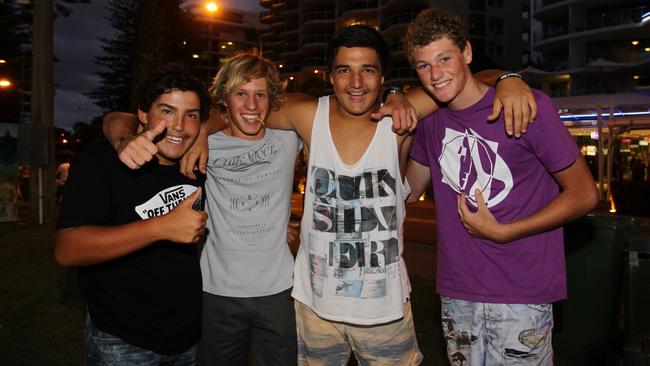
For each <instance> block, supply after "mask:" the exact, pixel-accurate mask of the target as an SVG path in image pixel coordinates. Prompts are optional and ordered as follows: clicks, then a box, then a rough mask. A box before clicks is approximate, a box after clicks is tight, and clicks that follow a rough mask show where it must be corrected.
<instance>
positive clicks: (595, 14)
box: [531, 0, 650, 96]
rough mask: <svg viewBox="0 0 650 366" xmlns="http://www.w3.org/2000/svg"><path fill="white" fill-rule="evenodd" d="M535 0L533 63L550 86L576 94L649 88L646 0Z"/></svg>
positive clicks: (557, 91)
mask: <svg viewBox="0 0 650 366" xmlns="http://www.w3.org/2000/svg"><path fill="white" fill-rule="evenodd" d="M532 3H533V18H534V20H533V23H532V26H531V27H532V28H533V40H532V52H533V64H534V66H535V67H536V68H538V69H539V70H541V71H542V72H540V73H538V74H537V75H536V77H537V78H538V79H541V80H542V81H543V83H542V84H543V88H544V89H545V90H546V91H547V92H549V93H550V94H552V95H553V96H571V95H584V94H599V93H617V92H623V91H627V92H630V91H632V92H633V91H635V90H639V89H648V88H649V86H650V72H649V71H650V3H648V1H647V0H645V1H643V0H642V1H638V0H636V1H635V0H533V1H532ZM532 73H533V74H535V72H532ZM639 87H642V88H639Z"/></svg>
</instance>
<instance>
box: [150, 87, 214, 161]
mask: <svg viewBox="0 0 650 366" xmlns="http://www.w3.org/2000/svg"><path fill="white" fill-rule="evenodd" d="M200 111H201V101H200V99H199V96H198V95H197V94H196V93H195V92H193V91H180V90H176V89H174V90H172V91H171V92H169V93H164V94H161V95H160V96H159V97H158V98H156V100H154V102H153V103H151V107H150V108H149V110H148V111H147V112H143V111H141V110H138V117H139V118H140V121H141V122H142V123H143V124H145V130H152V129H154V128H155V127H156V126H158V125H160V124H161V123H162V124H164V125H165V127H166V129H165V131H164V132H163V133H162V134H160V135H159V136H158V137H157V138H156V139H155V140H154V141H157V142H156V146H157V147H158V153H157V154H156V157H157V158H158V163H159V164H161V165H174V164H176V163H177V162H178V160H179V159H180V158H181V157H183V155H184V154H185V153H186V152H187V150H189V148H190V147H191V146H192V144H193V143H194V141H195V140H196V137H197V136H198V134H199V129H200V127H201V118H200V117H201V112H200Z"/></svg>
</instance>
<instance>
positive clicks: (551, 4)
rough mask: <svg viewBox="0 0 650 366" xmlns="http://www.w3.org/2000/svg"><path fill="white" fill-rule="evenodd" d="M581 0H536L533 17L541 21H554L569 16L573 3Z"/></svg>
mask: <svg viewBox="0 0 650 366" xmlns="http://www.w3.org/2000/svg"><path fill="white" fill-rule="evenodd" d="M578 2H580V0H534V3H533V6H534V10H533V17H534V18H535V19H537V20H540V21H544V22H547V21H553V20H557V19H559V18H567V17H568V16H569V7H570V6H571V4H575V3H578Z"/></svg>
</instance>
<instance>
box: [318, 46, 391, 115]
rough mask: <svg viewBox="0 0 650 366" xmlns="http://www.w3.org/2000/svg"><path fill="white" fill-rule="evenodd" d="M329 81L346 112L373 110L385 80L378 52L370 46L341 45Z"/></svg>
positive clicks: (351, 113) (357, 112)
mask: <svg viewBox="0 0 650 366" xmlns="http://www.w3.org/2000/svg"><path fill="white" fill-rule="evenodd" d="M330 82H331V83H332V86H333V87H334V94H335V95H336V100H337V101H338V106H339V108H341V109H342V110H343V112H345V113H347V114H350V115H353V116H361V115H364V114H366V113H369V112H371V110H372V108H373V106H374V105H375V103H376V102H377V97H378V96H379V90H380V88H381V84H382V83H383V82H384V77H383V75H382V70H381V66H380V63H379V55H377V52H376V51H375V50H373V49H371V48H366V47H340V48H339V50H338V52H337V54H336V56H335V57H334V61H333V63H332V71H331V75H330Z"/></svg>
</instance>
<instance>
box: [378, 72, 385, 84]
mask: <svg viewBox="0 0 650 366" xmlns="http://www.w3.org/2000/svg"><path fill="white" fill-rule="evenodd" d="M383 72H384V70H382V74H381V82H380V83H379V85H384V73H383Z"/></svg>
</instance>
